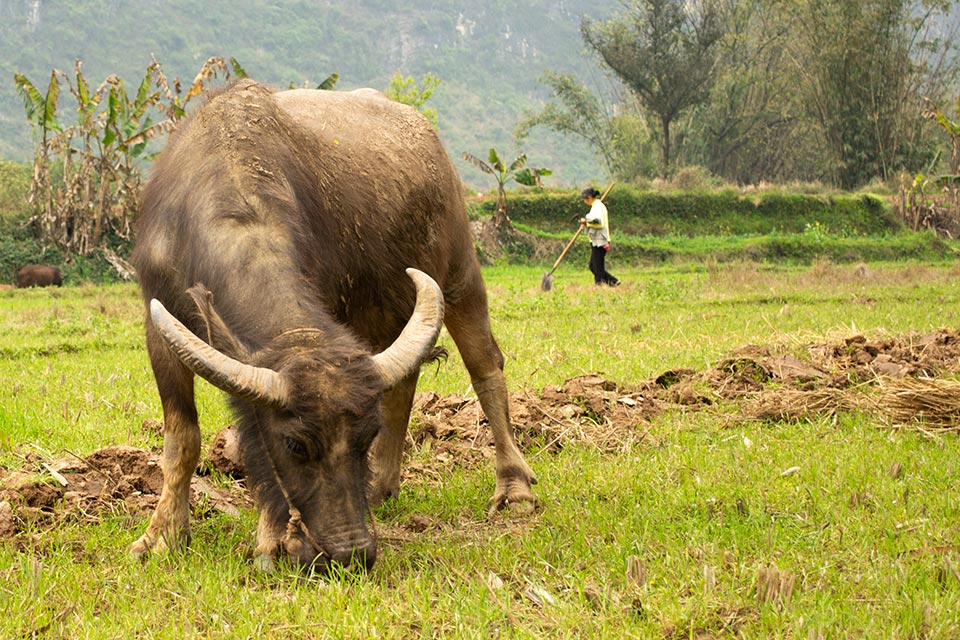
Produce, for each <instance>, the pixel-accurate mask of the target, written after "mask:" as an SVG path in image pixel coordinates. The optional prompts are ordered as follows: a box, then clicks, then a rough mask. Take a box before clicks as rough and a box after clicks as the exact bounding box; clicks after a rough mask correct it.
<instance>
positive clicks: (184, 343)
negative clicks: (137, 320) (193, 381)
mask: <svg viewBox="0 0 960 640" xmlns="http://www.w3.org/2000/svg"><path fill="white" fill-rule="evenodd" d="M150 318H151V319H152V320H153V326H154V327H156V329H157V331H158V332H159V333H160V336H161V337H162V338H163V340H164V342H166V343H167V346H168V347H170V350H171V351H173V353H174V355H176V356H177V358H179V359H180V361H181V362H183V364H185V365H186V366H187V367H188V368H189V369H190V370H191V371H193V372H194V373H195V374H197V375H198V376H200V377H201V378H203V379H204V380H206V381H207V382H209V383H210V384H212V385H214V386H215V387H218V388H220V389H222V390H223V391H226V392H227V393H229V394H230V395H233V396H237V397H238V398H242V399H244V400H248V401H250V402H254V403H257V404H278V405H283V404H285V401H286V398H287V385H286V382H285V381H284V379H283V376H281V375H280V374H279V373H277V372H276V371H274V370H273V369H266V368H264V367H255V366H253V365H249V364H244V363H243V362H240V361H239V360H234V359H233V358H231V357H230V356H227V355H225V354H223V353H221V352H219V351H217V350H216V349H214V348H213V347H211V346H210V345H209V344H207V343H206V342H204V341H203V340H201V339H200V338H198V337H197V336H196V335H194V334H193V332H192V331H190V330H189V329H187V328H186V327H185V326H184V325H183V323H181V322H180V321H179V320H177V319H176V318H174V317H173V315H172V314H171V313H170V312H169V311H167V310H166V308H165V307H164V306H163V304H161V303H160V301H159V300H157V299H153V300H151V301H150Z"/></svg>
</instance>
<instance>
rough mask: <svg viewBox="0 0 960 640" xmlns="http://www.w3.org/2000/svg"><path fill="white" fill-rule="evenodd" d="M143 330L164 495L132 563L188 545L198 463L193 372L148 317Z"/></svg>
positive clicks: (134, 549)
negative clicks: (159, 414) (158, 413)
mask: <svg viewBox="0 0 960 640" xmlns="http://www.w3.org/2000/svg"><path fill="white" fill-rule="evenodd" d="M146 325H147V351H148V353H149V354H150V364H151V366H152V367H153V374H154V377H155V378H156V381H157V390H158V391H159V393H160V402H161V404H162V406H163V460H162V467H163V490H162V491H161V492H160V500H159V502H158V503H157V508H156V510H155V511H154V512H153V517H151V518H150V525H149V526H148V527H147V531H146V533H144V534H143V535H142V536H141V537H140V539H138V540H137V541H136V542H134V543H133V544H132V545H131V546H130V552H131V553H132V554H133V555H134V556H135V557H137V558H142V557H144V556H146V555H147V554H148V553H150V552H151V551H163V550H167V549H171V550H178V549H181V548H183V547H185V546H186V545H187V544H188V543H189V542H190V479H191V478H192V477H193V472H194V470H195V469H196V467H197V462H198V460H199V459H200V427H199V426H198V424H197V408H196V405H195V403H194V396H193V373H192V372H191V371H190V370H189V369H187V368H186V367H185V366H184V365H183V364H182V363H181V362H180V361H179V360H177V358H176V357H175V356H174V355H173V354H172V353H171V352H170V350H169V349H168V348H167V346H166V345H165V344H164V343H163V341H162V340H161V339H160V337H159V336H158V335H157V333H156V331H155V330H154V329H153V324H152V323H151V322H150V320H149V318H148V319H147V322H146Z"/></svg>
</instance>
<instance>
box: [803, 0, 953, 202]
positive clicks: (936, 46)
mask: <svg viewBox="0 0 960 640" xmlns="http://www.w3.org/2000/svg"><path fill="white" fill-rule="evenodd" d="M950 4H951V3H949V2H933V1H930V0H872V1H871V2H848V1H846V0H798V1H797V2H794V3H791V4H789V5H787V6H789V7H791V8H792V11H794V12H795V16H796V18H795V20H794V24H796V25H797V27H798V28H797V30H796V33H795V35H794V38H793V39H792V40H791V50H790V53H791V56H790V58H791V59H792V60H793V61H795V67H794V76H795V77H796V78H797V79H798V80H797V88H798V90H799V91H800V92H801V94H802V95H803V96H804V103H803V107H804V110H805V113H804V115H805V116H806V117H808V118H810V119H811V120H813V121H814V122H816V123H817V124H818V127H817V129H818V130H819V131H820V132H822V134H821V135H822V140H823V143H824V145H825V151H826V157H827V160H828V162H829V165H828V167H829V169H830V175H829V177H830V178H831V180H832V181H834V182H835V183H836V184H838V185H840V186H841V187H844V188H853V187H856V186H859V185H862V184H865V183H867V182H868V181H870V180H871V179H872V178H873V177H875V176H880V177H882V178H884V179H888V178H890V177H892V176H893V175H895V172H896V171H897V170H899V169H900V168H903V167H905V166H911V165H912V166H916V165H918V164H922V163H924V158H925V157H929V156H928V155H927V154H928V149H926V148H925V146H924V145H923V144H921V140H922V106H923V105H922V101H921V96H923V95H932V96H937V95H938V94H939V93H941V92H942V90H943V86H944V84H945V83H946V81H947V80H948V79H949V76H948V75H946V72H947V70H948V67H945V66H944V63H945V60H946V57H945V54H946V53H947V51H948V49H947V47H948V46H949V43H950V42H951V41H952V40H953V35H954V34H953V33H947V34H937V33H935V32H933V31H932V29H931V28H932V26H933V23H934V22H935V20H934V18H936V17H937V16H940V15H942V14H943V12H945V11H947V10H948V9H949V6H950ZM954 33H955V30H954Z"/></svg>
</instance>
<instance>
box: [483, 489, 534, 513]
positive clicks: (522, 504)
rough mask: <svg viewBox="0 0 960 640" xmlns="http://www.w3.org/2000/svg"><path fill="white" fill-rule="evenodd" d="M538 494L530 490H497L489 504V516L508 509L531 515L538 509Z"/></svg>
mask: <svg viewBox="0 0 960 640" xmlns="http://www.w3.org/2000/svg"><path fill="white" fill-rule="evenodd" d="M537 506H538V500H537V496H535V495H533V494H532V493H530V492H529V491H525V492H514V493H511V494H506V493H501V492H499V491H498V492H497V493H496V494H495V495H494V496H493V497H492V498H490V502H489V503H488V504H487V507H488V511H487V514H488V515H489V516H493V515H495V514H496V513H497V512H498V511H504V510H506V511H508V512H509V513H511V514H516V515H521V516H525V515H530V514H532V513H533V512H534V511H536V510H537Z"/></svg>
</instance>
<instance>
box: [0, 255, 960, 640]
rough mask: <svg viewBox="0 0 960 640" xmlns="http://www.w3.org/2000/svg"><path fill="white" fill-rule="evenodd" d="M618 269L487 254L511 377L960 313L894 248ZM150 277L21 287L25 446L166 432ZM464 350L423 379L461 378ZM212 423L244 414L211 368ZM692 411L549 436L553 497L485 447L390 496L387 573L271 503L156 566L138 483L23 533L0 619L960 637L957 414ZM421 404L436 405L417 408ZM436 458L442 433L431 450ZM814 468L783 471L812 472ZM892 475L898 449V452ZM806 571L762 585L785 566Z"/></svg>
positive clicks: (465, 633) (14, 394)
mask: <svg viewBox="0 0 960 640" xmlns="http://www.w3.org/2000/svg"><path fill="white" fill-rule="evenodd" d="M616 273H617V275H618V276H619V277H621V279H622V280H623V281H624V283H625V284H624V285H623V286H622V287H620V288H619V289H615V290H611V289H597V288H594V287H593V286H592V285H590V284H589V283H590V281H591V278H590V276H589V274H588V272H587V271H586V268H585V265H565V266H564V267H562V268H561V269H560V270H559V271H558V272H557V273H556V281H555V285H554V289H553V290H552V291H551V292H549V293H543V292H540V291H539V282H540V278H541V275H542V269H541V268H538V267H516V266H512V267H497V268H493V269H488V270H487V271H486V272H485V275H486V278H487V281H488V286H489V290H490V300H491V306H492V315H493V319H494V325H495V331H496V333H497V335H498V337H499V339H500V343H501V346H502V347H503V350H504V352H505V353H506V355H507V357H508V364H507V373H508V379H509V381H510V386H511V389H512V390H515V391H518V390H522V391H526V392H528V393H530V394H536V393H538V391H539V390H540V389H541V388H543V387H545V386H547V385H556V384H559V383H561V382H562V381H563V380H565V379H567V378H570V377H573V376H577V375H581V374H584V373H591V372H596V373H599V374H601V375H603V376H604V377H606V378H608V379H610V380H614V381H617V382H620V383H624V384H634V383H640V382H642V381H646V380H649V379H651V378H653V377H655V376H657V375H659V374H660V373H663V372H664V371H667V370H670V369H678V368H682V367H691V368H695V369H704V368H706V367H707V366H709V365H711V364H714V363H716V362H717V361H718V360H719V359H721V358H723V357H724V355H725V354H727V353H729V351H730V350H732V349H735V348H737V347H741V346H743V345H746V344H760V345H764V344H767V345H780V346H781V347H782V348H783V349H784V350H785V351H786V352H787V353H793V354H796V355H798V356H802V354H803V353H805V349H804V347H805V345H809V344H811V343H814V342H818V341H824V340H842V339H843V338H845V337H848V336H850V335H855V334H858V333H862V334H864V335H866V336H888V335H897V334H901V333H905V332H911V331H917V332H927V331H931V330H934V329H936V328H939V327H942V326H944V325H952V326H955V325H956V324H957V322H958V315H957V314H958V311H957V309H960V294H958V292H957V288H956V285H955V283H956V278H957V270H956V267H955V265H954V264H953V263H951V262H941V263H938V264H920V263H910V264H906V263H898V264H871V265H870V267H869V273H868V274H866V275H864V274H863V273H858V272H857V271H856V270H855V269H853V267H852V266H838V265H835V264H832V263H830V262H826V261H820V262H818V263H816V264H814V265H813V266H811V267H789V268H786V267H773V266H768V265H760V264H756V263H742V264H736V265H727V266H723V265H717V264H706V265H679V266H678V265H663V266H659V267H656V268H631V269H627V268H622V267H621V268H619V269H617V271H616ZM141 313H142V311H141V307H140V303H139V301H138V299H137V293H136V289H135V287H133V286H131V285H113V286H106V287H92V286H86V287H72V288H67V289H63V290H57V291H47V290H27V291H4V292H0V362H2V363H3V366H0V434H2V436H0V450H2V455H0V463H2V464H3V466H5V467H6V468H12V467H18V466H19V465H21V464H23V458H24V456H26V455H30V456H34V457H37V456H38V457H39V458H40V459H41V460H42V459H47V458H48V457H50V456H55V455H61V454H62V453H63V452H65V451H69V452H71V453H75V454H77V455H84V454H86V453H88V452H90V451H92V450H94V449H96V448H99V447H101V446H105V445H109V444H130V445H133V446H137V447H158V446H159V445H160V442H159V439H158V438H157V436H156V435H155V434H154V433H153V432H151V431H149V430H143V429H141V423H142V422H143V421H144V420H146V419H158V418H159V417H160V408H159V403H158V401H157V399H156V394H155V391H154V387H153V383H152V381H151V375H150V371H149V365H148V363H147V358H146V355H145V352H144V349H143V346H142V339H141V335H140V334H141ZM441 340H442V343H443V344H445V345H446V346H448V347H450V348H451V357H450V359H449V361H448V362H447V363H446V364H443V365H442V366H441V367H440V368H439V369H437V368H435V367H430V368H428V369H426V370H425V371H424V373H423V376H422V379H421V390H422V391H427V390H431V391H436V392H438V393H441V394H451V393H463V392H464V391H465V390H466V389H467V382H466V376H465V374H464V372H463V371H462V366H461V365H460V362H459V358H458V356H457V355H456V351H455V349H453V348H452V344H451V343H450V340H449V337H448V336H447V335H446V334H443V336H442V337H441ZM198 398H199V404H200V416H201V426H202V430H203V434H204V439H205V443H206V445H207V446H209V440H210V437H211V436H212V434H213V433H214V432H215V431H217V430H218V429H219V428H220V427H221V426H223V425H225V424H226V423H227V422H228V420H229V416H228V414H227V412H226V410H225V407H224V404H223V402H222V400H221V399H220V398H219V394H218V393H216V392H215V391H213V390H212V389H211V387H210V386H209V385H206V384H202V383H201V384H199V385H198ZM735 409H736V408H735V406H733V405H732V404H731V403H722V404H718V405H715V406H713V407H711V408H708V409H706V410H699V411H694V410H692V409H691V410H686V409H684V410H680V409H678V410H674V411H670V412H668V413H666V414H663V415H661V416H659V417H657V418H656V419H654V420H653V421H652V422H647V421H642V420H641V421H638V423H637V424H636V425H633V426H632V427H630V428H629V429H628V430H629V431H630V432H631V433H632V434H633V435H637V436H640V435H642V438H637V439H636V440H635V441H634V442H633V444H629V445H627V446H624V447H622V448H620V449H618V450H607V449H602V448H598V447H595V446H591V445H590V444H589V443H586V442H584V443H580V444H577V443H576V442H574V441H571V442H570V443H568V444H567V445H566V446H564V447H563V448H562V449H560V450H559V451H557V450H552V449H550V448H548V447H546V446H545V445H546V443H544V442H528V443H527V446H528V447H529V448H528V453H527V455H528V458H529V460H530V462H531V464H532V466H533V468H534V469H535V471H536V472H537V474H538V477H539V480H540V484H539V485H538V486H537V493H538V495H539V496H540V500H541V503H542V509H541V510H540V511H539V512H538V513H536V514H535V515H533V516H529V517H526V518H524V517H520V516H512V517H508V516H497V517H494V518H492V519H487V518H486V517H485V515H484V510H485V503H486V499H487V498H488V497H489V494H490V493H491V491H492V486H493V474H492V469H490V468H489V467H488V466H487V465H481V466H480V467H479V468H470V467H463V466H461V465H459V464H458V463H457V461H456V460H453V461H450V462H449V464H446V465H445V466H443V467H442V471H440V472H439V473H438V476H437V477H431V476H428V475H424V474H416V473H414V474H411V475H409V476H407V477H406V479H405V481H404V484H403V486H402V488H401V495H400V497H399V499H398V500H396V501H394V502H392V503H390V504H388V505H386V506H385V507H383V508H381V509H379V510H378V511H377V512H376V514H375V517H376V519H377V521H378V523H379V525H378V526H379V528H380V533H381V549H382V553H381V558H380V560H379V561H378V564H377V566H376V568H375V569H374V570H373V572H372V573H371V574H369V575H360V576H347V577H337V578H335V579H331V580H326V581H324V580H321V579H319V578H317V577H305V576H298V575H293V574H290V573H287V572H285V571H281V572H280V573H279V574H276V575H270V576H264V575H260V574H258V573H257V572H256V571H255V570H254V568H253V566H252V561H251V556H252V545H253V538H254V532H255V527H256V518H255V515H254V514H253V512H251V511H248V510H242V511H241V513H240V515H238V516H227V515H224V514H219V513H211V512H209V511H205V510H204V509H203V508H202V506H198V508H197V511H196V515H197V519H196V520H195V524H194V537H193V544H192V546H191V548H190V549H189V551H187V552H186V553H185V554H184V555H183V556H182V557H160V558H150V559H149V560H147V561H146V562H145V563H143V564H140V563H137V562H134V561H133V560H131V559H130V558H129V557H128V556H127V555H126V552H127V547H128V545H129V543H130V542H132V541H133V540H134V539H135V538H136V537H137V536H138V535H139V534H140V533H141V532H142V529H143V527H144V526H145V525H146V516H143V515H137V514H130V513H127V512H125V510H124V508H123V506H122V505H119V506H118V507H117V509H116V511H115V512H114V513H108V514H105V515H104V516H102V517H101V518H100V519H98V520H96V521H91V520H90V519H88V518H85V517H83V516H82V515H80V516H78V517H77V518H76V519H75V520H69V521H64V522H62V523H60V524H59V526H57V527H56V528H54V529H52V530H47V529H46V528H45V526H44V525H43V522H42V521H41V522H38V523H37V524H36V525H35V526H34V528H33V529H29V530H28V531H27V532H26V533H22V534H20V535H19V536H18V537H16V538H15V539H13V540H8V541H6V542H0V575H2V576H3V580H2V581H0V636H2V637H78V638H87V637H89V638H93V637H97V638H99V637H160V638H167V637H169V638H182V637H191V638H193V637H196V638H201V637H202V638H245V637H266V638H288V637H293V638H319V637H381V638H409V637H439V636H450V637H476V638H488V637H491V636H508V637H519V638H534V637H546V636H556V637H609V638H612V637H665V638H688V637H706V636H712V637H724V636H738V637H796V638H808V637H814V638H816V637H830V638H837V637H851V638H852V637H857V638H887V637H898V638H900V637H937V638H947V637H956V636H957V635H958V634H960V580H958V578H957V574H956V567H957V566H958V562H960V560H958V556H957V550H956V541H957V539H958V535H960V531H958V517H957V516H958V513H960V503H958V496H957V492H956V487H957V484H958V482H960V469H958V466H957V464H956V460H957V458H958V455H960V444H958V441H957V436H956V433H945V434H938V433H934V432H927V433H921V432H918V431H910V430H898V431H895V430H891V429H889V428H887V427H886V426H885V425H883V424H881V423H879V422H877V421H875V420H874V419H873V418H871V417H870V416H869V415H867V414H862V413H859V412H841V413H840V414H838V415H837V416H836V417H835V418H812V419H798V420H787V421H751V420H738V419H735ZM415 426H416V425H415ZM411 458H412V459H411V460H409V461H408V465H407V466H408V467H409V465H410V463H413V462H417V463H420V464H425V463H429V462H431V461H435V460H436V453H435V452H433V451H431V450H430V449H429V448H427V447H415V448H413V450H412V451H411ZM794 468H796V469H795V470H793V471H791V472H790V473H786V474H785V473H784V471H785V470H790V469H794ZM894 470H896V471H895V472H894ZM771 575H774V576H786V577H788V578H789V579H790V580H791V581H792V584H793V588H792V589H791V590H789V591H787V590H782V591H780V592H779V596H780V597H779V598H777V597H774V598H770V597H764V596H763V595H762V593H761V592H762V591H763V590H764V586H765V585H766V584H769V582H770V576H771Z"/></svg>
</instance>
